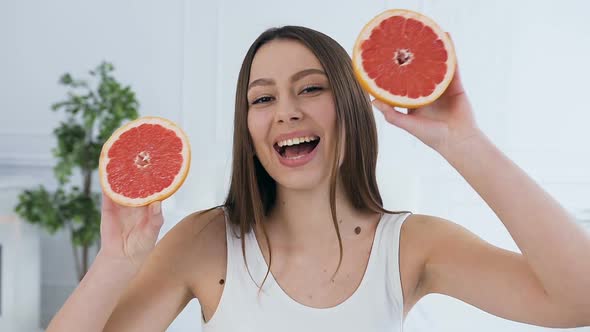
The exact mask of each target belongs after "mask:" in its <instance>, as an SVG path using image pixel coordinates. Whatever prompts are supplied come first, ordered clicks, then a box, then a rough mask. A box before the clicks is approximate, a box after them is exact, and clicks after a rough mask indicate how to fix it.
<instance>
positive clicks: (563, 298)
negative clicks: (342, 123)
mask: <svg viewBox="0 0 590 332" xmlns="http://www.w3.org/2000/svg"><path fill="white" fill-rule="evenodd" d="M374 105H375V106H376V107H377V108H378V109H379V110H380V111H381V112H383V114H384V116H385V118H386V120H387V121H388V122H390V123H392V124H394V125H396V126H397V127H400V128H402V129H404V130H406V131H407V132H409V133H411V134H412V135H414V136H416V137H417V138H418V139H420V140H421V141H422V142H423V143H425V144H426V145H428V146H430V147H431V148H433V149H434V150H435V151H437V152H438V153H439V154H441V155H442V156H443V157H444V158H445V159H446V160H447V161H448V162H449V163H450V164H451V165H452V166H453V167H454V168H455V169H456V170H457V171H458V172H459V173H460V174H461V175H462V176H463V178H465V180H466V181H467V182H468V183H469V184H470V185H471V186H472V187H473V188H474V189H475V190H476V191H477V193H478V194H479V195H480V196H481V197H482V198H483V199H484V200H485V201H486V203H487V204H488V205H489V206H490V207H491V208H492V210H493V211H494V212H495V213H496V215H497V216H498V217H499V218H500V220H501V221H502V222H503V223H504V225H505V226H506V228H507V229H508V231H509V232H510V234H511V235H512V237H513V239H514V240H515V242H516V244H517V245H518V247H519V248H520V250H521V251H522V255H520V254H516V253H511V252H509V251H506V250H502V249H499V248H496V247H493V246H491V245H489V244H487V243H485V242H484V241H482V240H481V239H479V238H477V237H475V236H474V235H473V234H471V233H470V232H468V231H467V230H465V229H462V228H460V227H459V226H457V225H455V224H453V223H450V222H444V221H443V222H441V219H440V218H434V217H429V216H422V217H420V218H419V219H422V223H423V224H424V225H426V226H424V229H427V230H428V231H427V232H425V233H428V236H430V237H431V238H429V239H427V240H425V241H424V243H426V244H428V245H429V248H428V249H426V250H428V251H429V254H428V255H427V259H426V262H425V268H424V271H423V274H422V279H423V282H422V283H421V285H422V288H421V291H420V294H421V295H424V294H428V293H432V292H436V293H443V294H447V295H450V296H453V297H456V298H459V299H461V300H464V301H466V302H469V303H471V304H474V305H476V306H478V307H479V308H482V309H483V310H486V311H488V312H490V313H492V314H495V315H498V316H502V317H506V318H509V319H513V320H518V321H524V322H529V323H533V324H538V325H546V326H567V327H572V326H580V325H590V297H589V296H588V294H590V293H589V292H590V278H589V277H588V276H590V260H588V259H587V257H584V255H585V256H587V255H588V253H590V236H589V235H588V234H587V233H585V232H584V231H583V229H582V228H581V227H580V226H578V225H577V224H576V223H575V222H574V220H573V218H572V216H570V215H569V214H568V213H567V211H565V210H564V209H563V207H561V206H560V205H559V204H558V203H557V202H556V201H555V200H554V199H553V198H552V197H551V196H549V195H548V194H547V193H546V192H545V191H543V189H541V188H540V187H539V186H538V185H537V184H536V183H535V182H534V181H533V180H532V179H531V178H530V177H529V176H528V175H527V174H526V173H525V172H523V171H522V170H521V169H520V168H519V167H518V166H516V165H515V164H514V163H513V162H512V161H510V160H509V159H508V158H507V157H506V156H505V155H504V154H503V153H502V152H501V151H499V150H498V149H497V148H496V146H495V145H493V144H492V143H491V142H490V141H489V139H488V138H487V137H486V136H485V135H484V134H483V133H482V132H481V131H480V130H479V128H478V126H477V124H476V123H475V119H474V116H473V112H472V109H471V105H470V102H469V100H468V98H467V96H466V94H465V92H464V90H463V87H462V85H461V80H460V76H459V73H458V72H457V73H456V74H455V78H454V80H453V82H452V83H451V85H450V86H449V88H448V89H447V90H446V91H445V93H444V94H443V95H442V96H441V97H440V98H439V99H438V100H437V101H436V102H435V103H433V104H431V105H428V106H426V107H422V108H419V109H415V110H410V111H409V112H408V114H403V113H401V112H398V111H397V110H395V109H394V108H392V107H390V106H388V105H385V104H383V103H381V102H379V101H375V102H374Z"/></svg>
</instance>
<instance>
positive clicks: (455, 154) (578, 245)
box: [443, 134, 590, 321]
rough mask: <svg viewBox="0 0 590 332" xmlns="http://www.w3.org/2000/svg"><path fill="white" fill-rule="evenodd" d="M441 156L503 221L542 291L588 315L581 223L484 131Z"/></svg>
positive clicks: (586, 247) (588, 249)
mask: <svg viewBox="0 0 590 332" xmlns="http://www.w3.org/2000/svg"><path fill="white" fill-rule="evenodd" d="M443 157H445V159H446V160H447V161H449V163H450V164H451V165H452V166H453V167H454V168H455V169H456V170H457V171H458V172H459V173H460V174H461V175H462V176H463V178H465V180H466V181H467V182H468V183H469V184H470V185H471V186H472V187H473V188H474V189H475V190H476V191H477V193H478V194H479V195H480V196H481V197H482V198H483V199H484V201H485V202H486V203H487V204H488V205H489V206H490V208H491V209H492V210H493V211H494V212H495V214H496V215H497V216H498V218H499V219H500V220H501V221H502V223H503V224H504V225H505V226H506V228H507V229H508V232H509V233H510V235H511V236H512V238H513V239H514V241H515V242H516V244H517V245H518V247H519V249H520V251H521V252H522V254H523V255H524V257H525V259H526V262H527V263H528V264H529V265H530V267H531V269H532V271H533V272H534V274H535V275H536V276H537V278H538V279H539V281H540V283H541V284H542V286H543V288H544V290H545V292H546V293H547V295H548V296H549V297H550V298H552V299H555V301H557V302H559V303H563V304H568V305H571V306H579V307H580V308H585V311H586V312H585V314H586V318H587V320H589V321H590V296H589V295H590V259H588V255H590V236H589V235H588V234H587V233H586V232H585V231H584V229H583V228H582V227H581V226H580V225H578V224H577V223H576V222H575V219H574V218H573V217H572V216H571V215H570V214H569V213H568V212H567V211H566V210H565V209H564V208H563V207H562V206H561V205H560V204H559V203H558V202H557V201H556V200H555V199H553V198H552V197H551V196H550V195H549V194H547V193H546V192H545V191H544V190H543V189H542V188H541V187H540V186H539V185H538V184H537V183H535V182H534V181H533V180H532V179H531V178H530V177H529V176H528V175H527V174H526V173H525V172H524V171H523V170H522V169H520V168H519V167H518V166H517V165H515V164H514V163H513V162H512V161H511V160H510V159H508V158H507V157H506V156H505V155H504V154H503V153H502V152H501V151H500V150H498V148H496V146H495V145H494V144H492V143H491V142H490V141H489V140H488V138H487V137H486V136H485V135H483V134H481V135H477V136H474V137H473V138H472V139H470V140H467V141H465V142H463V143H462V144H458V145H457V146H455V147H454V148H453V149H451V150H449V151H448V152H446V153H445V154H444V155H443Z"/></svg>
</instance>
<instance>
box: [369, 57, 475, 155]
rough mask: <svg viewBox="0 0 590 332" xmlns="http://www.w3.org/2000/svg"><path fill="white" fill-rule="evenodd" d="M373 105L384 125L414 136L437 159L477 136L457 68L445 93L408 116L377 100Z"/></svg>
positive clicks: (409, 110)
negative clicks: (436, 156) (429, 149)
mask: <svg viewBox="0 0 590 332" xmlns="http://www.w3.org/2000/svg"><path fill="white" fill-rule="evenodd" d="M373 105H374V106H375V107H376V108H377V109H378V110H379V111H381V112H382V113H383V115H384V116H385V119H386V120H387V122H389V123H391V124H393V125H395V126H397V127H399V128H401V129H404V130H405V131H407V132H409V133H410V134H412V135H414V136H415V137H417V138H418V139H419V140H421V141H422V142H423V143H424V144H426V145H428V146H430V147H431V148H433V149H434V150H435V151H437V152H438V153H440V154H441V155H445V154H446V153H447V152H449V151H450V150H452V149H453V148H454V147H456V146H458V145H459V144H461V143H462V142H465V141H466V140H469V139H470V138H472V137H474V136H477V135H479V134H480V130H479V128H478V127H477V124H476V122H475V117H474V115H473V110H472V108H471V104H470V102H469V99H468V98H467V95H466V94H465V91H464V90H463V85H462V84H461V77H460V75H459V70H458V68H457V70H456V71H455V75H454V78H453V80H452V81H451V84H450V85H449V86H448V88H447V89H446V91H445V92H444V93H443V94H442V95H441V96H440V97H439V98H438V99H437V100H436V101H434V102H433V103H432V104H429V105H426V106H423V107H420V108H416V109H408V114H404V113H402V112H400V111H398V110H397V109H396V108H395V107H392V106H390V105H388V104H386V103H384V102H382V101H380V100H374V101H373Z"/></svg>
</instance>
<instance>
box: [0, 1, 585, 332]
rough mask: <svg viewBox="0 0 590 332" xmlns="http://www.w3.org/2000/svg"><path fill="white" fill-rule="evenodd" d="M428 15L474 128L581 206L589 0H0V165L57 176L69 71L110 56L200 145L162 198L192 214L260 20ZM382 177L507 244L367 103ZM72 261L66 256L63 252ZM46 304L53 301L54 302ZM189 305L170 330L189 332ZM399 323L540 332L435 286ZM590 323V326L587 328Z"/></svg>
mask: <svg viewBox="0 0 590 332" xmlns="http://www.w3.org/2000/svg"><path fill="white" fill-rule="evenodd" d="M394 7H402V8H410V9H415V10H419V11H422V12H424V13H426V14H428V15H430V16H432V17H433V18H434V19H435V20H437V21H438V22H439V23H440V24H441V25H442V26H443V27H445V28H446V29H447V30H448V31H450V32H451V34H452V36H453V39H454V41H455V44H456V48H457V52H458V57H459V62H460V66H461V69H462V76H463V80H464V83H465V85H466V87H467V89H468V93H469V94H470V96H471V99H472V102H473V105H474V107H475V110H476V117H477V119H478V121H479V123H480V125H481V126H482V128H483V129H484V130H485V131H486V133H488V135H489V136H490V137H491V138H492V139H493V140H494V142H496V143H497V144H498V145H499V146H500V147H501V148H502V150H503V151H505V152H506V153H507V154H508V155H509V156H510V157H511V158H513V159H514V160H515V161H516V162H517V163H518V164H519V165H520V166H521V167H523V168H524V169H525V170H526V171H527V172H529V174H531V175H532V176H533V177H534V178H535V179H536V180H537V181H539V183H541V185H543V187H545V188H546V189H547V190H549V191H550V192H551V193H552V194H554V195H555V196H556V197H557V198H558V199H559V200H560V201H561V202H562V203H563V204H564V205H565V206H566V207H567V208H569V209H572V210H575V211H578V210H581V209H583V208H588V207H590V206H589V205H590V204H589V203H588V197H590V195H589V194H590V172H589V171H588V170H590V153H588V152H590V151H589V150H590V148H589V147H588V144H587V143H588V142H590V131H588V130H586V128H585V126H586V124H587V123H588V122H589V120H590V113H589V112H587V111H586V110H584V107H586V108H587V106H586V105H585V103H584V100H583V99H582V98H577V97H578V96H585V95H587V93H586V91H585V90H586V88H587V86H588V84H587V83H586V80H587V79H586V78H587V77H590V65H588V64H587V62H585V61H584V60H585V58H586V57H587V54H588V53H589V52H590V38H587V36H586V35H587V34H588V33H589V32H590V24H589V23H588V20H587V19H586V17H585V13H587V12H588V10H590V4H588V3H587V2H584V1H583V0H579V1H561V2H559V4H558V3H557V1H550V0H546V1H534V2H533V1H520V2H513V1H508V0H504V1H495V2H489V1H467V0H465V1H458V0H456V1H445V2H441V1H434V0H421V1H410V0H406V1H390V0H382V1H371V2H369V1H362V2H361V1H359V2H350V3H345V2H343V1H336V0H330V1H321V2H320V1H312V0H301V1H290V2H287V1H276V0H256V1H247V2H245V1H229V0H222V1H217V2H213V1H210V2H205V1H190V0H182V1H181V0H177V1H166V2H163V1H159V2H158V1H137V0H136V1H125V2H121V1H114V0H108V1H101V2H93V3H88V2H85V3H81V2H77V1H73V0H59V1H52V2H42V1H36V2H17V1H13V2H6V1H5V2H0V45H2V49H3V50H4V51H3V52H1V54H2V55H0V58H1V59H2V60H1V61H0V73H2V75H0V112H1V114H2V115H3V118H4V119H9V120H10V121H2V122H0V172H2V174H20V173H22V172H27V173H31V174H34V176H37V177H38V178H39V181H40V182H43V183H47V184H49V185H52V184H54V182H53V181H52V179H51V166H52V165H53V161H52V158H51V155H50V153H49V150H50V148H51V147H52V146H53V144H54V141H53V139H52V138H51V130H52V128H53V127H55V125H56V124H57V121H58V120H59V116H58V115H57V114H55V113H53V112H51V111H49V105H50V104H51V103H52V102H55V101H57V100H59V98H62V97H63V95H64V91H63V89H62V88H61V87H59V86H58V85H57V84H56V81H57V79H58V77H59V75H60V74H61V73H63V72H64V71H71V72H72V73H73V74H75V75H78V74H80V73H84V72H85V71H86V70H87V69H90V68H91V67H92V66H94V65H96V64H97V63H98V62H99V61H100V60H102V59H107V60H110V61H113V62H114V64H115V66H116V67H117V71H116V75H117V77H118V78H119V79H120V80H121V81H123V82H127V83H131V84H132V86H133V88H134V90H135V91H136V92H137V96H138V98H139V100H140V102H141V114H143V115H147V114H151V115H160V116H165V117H168V118H170V119H172V120H175V121H178V122H179V123H180V124H181V125H182V126H183V127H184V128H185V129H186V131H187V133H188V135H189V137H190V140H191V142H192V145H193V152H194V153H193V163H192V166H191V167H192V168H191V173H190V174H189V177H188V178H187V182H186V183H185V185H184V186H183V187H182V188H181V189H180V191H179V192H178V193H177V194H176V195H175V196H174V197H173V198H172V199H170V200H168V201H166V202H165V205H164V209H165V211H166V219H167V221H166V224H165V226H164V231H167V230H169V229H170V228H171V227H172V226H173V225H174V224H175V223H176V222H177V221H178V220H179V219H180V218H181V217H182V216H183V215H185V214H187V213H188V212H189V211H193V210H197V209H202V208H205V207H208V206H211V205H212V204H217V203H220V202H221V201H222V199H223V197H224V195H225V191H226V190H227V185H228V181H229V170H230V162H231V139H232V138H231V130H232V121H233V100H234V96H233V94H234V91H235V82H236V79H237V74H238V70H239V66H240V64H241V60H242V57H243V55H244V54H245V52H246V50H247V47H248V46H249V44H250V43H251V42H252V41H253V39H254V38H255V37H256V36H257V35H258V34H259V33H261V32H262V31H263V30H264V29H266V28H268V27H271V26H276V25H286V24H296V25H306V26H309V27H311V28H315V29H318V30H320V31H323V32H325V33H327V34H329V35H331V36H332V37H334V38H335V39H336V40H338V41H339V42H340V43H341V44H342V45H343V46H344V47H345V48H346V49H347V50H351V48H352V45H353V42H354V39H355V38H356V34H357V33H358V31H360V29H361V27H362V26H363V25H364V23H366V22H367V21H368V20H369V19H371V18H372V17H373V16H374V15H375V14H377V13H378V12H380V11H381V10H383V9H385V8H394ZM376 117H377V120H378V130H379V139H380V147H381V149H380V157H379V165H378V178H379V183H380V185H381V190H382V194H383V196H384V200H385V202H386V205H387V206H388V207H389V208H391V209H411V210H414V211H416V212H420V213H429V214H434V215H438V216H441V217H445V218H448V219H451V220H453V221H456V222H458V223H460V224H462V225H464V226H466V227H468V228H469V229H470V230H472V231H473V232H475V233H476V234H478V235H480V236H481V237H483V238H484V239H486V240H487V241H490V242H491V243H493V244H496V245H498V246H502V247H505V248H509V249H513V250H516V246H515V245H514V243H513V241H512V240H511V239H510V238H509V236H508V234H507V232H506V231H505V229H504V228H503V226H502V224H501V223H500V221H499V220H498V219H497V218H496V217H495V215H494V214H493V212H492V211H491V210H490V209H489V208H488V207H487V206H486V205H485V203H484V202H483V201H482V200H481V199H480V198H479V197H478V196H477V195H476V193H475V192H474V191H473V190H472V189H471V188H470V187H469V186H468V185H467V184H466V183H465V182H464V181H463V180H462V179H461V178H460V177H459V176H458V175H457V173H456V172H455V171H454V170H453V169H452V168H451V167H450V166H448V165H447V164H446V163H445V162H444V160H442V159H441V158H440V157H439V156H437V155H436V154H435V153H434V152H433V151H430V150H429V149H427V148H425V147H424V146H422V145H421V143H420V142H418V141H417V140H416V139H414V138H413V137H410V136H409V135H407V134H406V133H404V132H402V131H401V130H398V129H397V128H394V127H392V126H391V125H388V124H386V123H385V122H384V121H383V119H382V117H381V116H380V114H378V113H377V114H376ZM41 247H42V253H43V256H42V258H43V260H44V263H43V264H44V265H43V268H42V276H43V285H42V294H43V295H44V299H43V301H42V304H43V310H42V322H43V323H46V322H47V321H48V319H50V317H51V315H52V312H54V311H55V310H56V308H57V307H59V303H60V302H63V298H65V296H67V294H68V292H69V291H70V290H71V288H72V287H73V286H74V284H75V280H74V278H73V266H71V265H70V266H68V263H67V262H68V260H70V261H71V253H70V248H69V245H68V244H67V238H66V236H65V235H64V234H60V235H58V236H57V237H48V236H44V237H43V238H42V242H41ZM63 257H65V258H63ZM49 299H51V300H49ZM198 325H199V308H198V304H197V303H196V301H193V302H191V304H190V305H189V307H188V308H187V309H186V310H185V311H184V312H183V313H182V314H181V316H180V317H179V318H178V319H177V321H176V322H175V323H174V324H173V326H172V327H171V328H170V330H171V331H189V330H190V331H194V330H198ZM407 330H408V331H431V330H436V331H473V330H479V331H498V330H501V331H525V330H526V331H544V330H545V329H542V328H536V327H529V326H525V325H524V324H518V323H513V322H509V321H506V320H503V319H499V318H496V317H493V316H491V315H488V314H486V313H484V312H482V311H480V310H478V309H475V308H473V307H471V306H469V305H466V304H464V303H461V302H459V301H456V300H453V299H450V298H447V297H443V296H429V297H427V298H425V299H424V300H423V301H422V302H421V303H419V304H418V305H417V306H416V308H415V309H414V310H413V311H412V313H411V314H410V316H409V318H408V321H407ZM582 330H586V331H590V329H582Z"/></svg>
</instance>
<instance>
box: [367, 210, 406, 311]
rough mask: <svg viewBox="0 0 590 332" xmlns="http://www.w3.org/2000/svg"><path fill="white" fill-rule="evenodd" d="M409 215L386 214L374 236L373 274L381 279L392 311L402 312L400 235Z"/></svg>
mask: <svg viewBox="0 0 590 332" xmlns="http://www.w3.org/2000/svg"><path fill="white" fill-rule="evenodd" d="M410 215H411V213H407V212H406V213H393V214H386V215H385V216H384V218H383V219H382V220H381V223H383V224H382V225H379V226H380V227H378V228H377V231H378V233H376V234H375V237H376V238H375V244H374V245H376V246H377V248H376V249H377V250H375V254H376V256H377V257H375V260H376V264H375V273H376V275H377V276H381V277H383V278H384V279H385V280H383V282H384V284H385V288H386V292H387V294H388V297H389V299H390V301H391V304H392V305H393V306H394V308H393V309H394V310H396V311H398V310H399V311H400V312H403V311H402V310H403V303H404V299H403V290H402V283H401V273H400V265H399V264H400V259H399V257H400V235H401V228H402V225H403V223H404V221H406V220H407V218H408V217H409V216H410Z"/></svg>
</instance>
